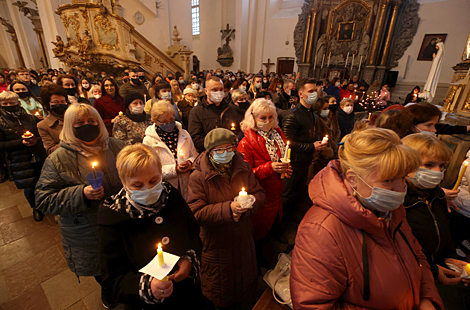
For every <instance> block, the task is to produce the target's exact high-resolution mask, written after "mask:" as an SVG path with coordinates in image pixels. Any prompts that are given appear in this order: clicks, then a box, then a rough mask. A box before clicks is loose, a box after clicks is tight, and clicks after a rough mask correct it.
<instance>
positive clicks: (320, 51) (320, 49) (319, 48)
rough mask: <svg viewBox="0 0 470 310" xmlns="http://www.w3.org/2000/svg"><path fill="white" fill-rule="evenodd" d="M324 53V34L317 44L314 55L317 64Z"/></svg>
mask: <svg viewBox="0 0 470 310" xmlns="http://www.w3.org/2000/svg"><path fill="white" fill-rule="evenodd" d="M325 53H326V34H325V33H324V34H322V35H321V36H320V38H319V39H318V42H317V51H316V53H315V55H316V59H317V64H319V63H321V61H322V57H323V55H324V54H325Z"/></svg>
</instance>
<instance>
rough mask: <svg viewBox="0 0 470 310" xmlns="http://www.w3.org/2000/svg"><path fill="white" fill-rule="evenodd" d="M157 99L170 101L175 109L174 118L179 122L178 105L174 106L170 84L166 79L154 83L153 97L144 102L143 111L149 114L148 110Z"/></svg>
mask: <svg viewBox="0 0 470 310" xmlns="http://www.w3.org/2000/svg"><path fill="white" fill-rule="evenodd" d="M159 100H168V101H170V103H171V105H172V106H173V109H175V120H176V121H178V122H181V115H180V113H179V111H178V107H177V106H176V104H175V101H174V100H173V95H172V93H171V86H170V84H168V83H167V82H166V81H162V82H160V83H158V84H157V85H155V98H153V99H152V100H148V101H147V102H146V103H145V108H144V111H145V113H147V114H150V110H151V109H152V106H153V104H154V103H155V102H157V101H159Z"/></svg>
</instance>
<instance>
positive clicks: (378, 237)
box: [290, 160, 444, 310]
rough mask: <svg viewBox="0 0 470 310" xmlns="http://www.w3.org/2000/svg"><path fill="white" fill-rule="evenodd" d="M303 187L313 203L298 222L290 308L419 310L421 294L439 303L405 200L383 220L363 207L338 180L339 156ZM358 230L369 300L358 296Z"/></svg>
mask: <svg viewBox="0 0 470 310" xmlns="http://www.w3.org/2000/svg"><path fill="white" fill-rule="evenodd" d="M308 190H309V195H310V198H311V199H312V201H313V206H312V207H311V208H310V210H309V211H308V212H307V214H305V216H304V218H303V219H302V222H301V223H300V226H299V228H298V230H297V236H296V238H295V248H294V253H293V255H292V264H291V276H290V290H291V296H292V302H293V305H294V310H295V309H302V310H309V309H342V310H345V309H348V310H349V309H419V303H420V299H422V298H427V299H430V300H431V301H433V302H434V303H435V305H436V309H444V305H443V304H442V300H441V297H440V296H439V293H438V291H437V289H436V285H435V284H434V278H433V276H432V273H431V270H430V268H429V264H428V262H427V261H426V256H425V255H424V254H423V252H421V246H420V245H419V243H418V241H417V240H416V239H415V237H414V236H413V234H412V233H411V228H410V226H409V225H408V222H407V221H406V211H405V209H404V208H403V206H400V207H399V208H398V209H396V210H394V211H392V212H391V219H390V221H389V222H388V223H386V222H385V221H384V219H383V218H378V217H377V216H376V215H374V213H372V212H371V211H369V210H368V209H365V208H364V207H363V206H362V205H361V204H360V203H359V202H358V200H357V199H356V198H355V197H354V196H353V195H352V192H353V190H352V188H351V186H350V185H349V183H348V182H347V181H346V180H344V177H343V174H342V171H341V166H340V163H339V160H336V161H331V162H330V163H329V164H328V166H327V167H326V168H324V169H323V170H322V171H320V172H319V173H318V174H317V175H316V176H315V178H314V179H313V180H312V181H311V182H310V184H309V189H308ZM361 230H363V231H364V232H365V240H366V244H367V257H368V260H369V279H370V299H369V300H368V301H366V300H364V299H363V288H364V275H363V270H364V269H363V257H364V256H363V252H362V246H363V236H362V233H361ZM399 230H400V231H401V233H400V231H399ZM402 234H403V235H402ZM403 236H404V237H406V240H407V241H406V240H405V238H404V237H403ZM407 242H408V243H409V245H410V246H408V245H407ZM410 247H411V248H410ZM413 253H414V254H413ZM414 255H416V256H417V257H418V259H419V261H420V263H421V265H422V267H420V265H418V262H417V260H416V259H415V257H414Z"/></svg>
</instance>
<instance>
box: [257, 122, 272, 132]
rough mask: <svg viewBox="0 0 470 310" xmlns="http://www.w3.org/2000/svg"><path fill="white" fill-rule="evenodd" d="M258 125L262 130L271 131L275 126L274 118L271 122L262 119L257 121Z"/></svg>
mask: <svg viewBox="0 0 470 310" xmlns="http://www.w3.org/2000/svg"><path fill="white" fill-rule="evenodd" d="M256 126H257V127H258V128H259V129H261V130H262V131H266V132H268V131H270V130H271V128H273V126H274V120H272V121H270V122H262V121H257V122H256Z"/></svg>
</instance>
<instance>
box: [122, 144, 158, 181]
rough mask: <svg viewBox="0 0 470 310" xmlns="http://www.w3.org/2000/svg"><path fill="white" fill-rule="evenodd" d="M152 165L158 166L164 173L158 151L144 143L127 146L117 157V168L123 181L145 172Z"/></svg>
mask: <svg viewBox="0 0 470 310" xmlns="http://www.w3.org/2000/svg"><path fill="white" fill-rule="evenodd" d="M151 167H157V169H158V171H159V172H160V174H161V173H162V162H161V161H160V157H159V156H158V154H157V151H156V150H155V149H154V148H153V147H151V146H148V145H145V144H142V143H136V144H133V145H128V146H126V147H125V148H123V149H122V150H121V151H120V152H119V154H118V156H117V158H116V168H117V171H118V174H119V178H120V179H121V181H122V182H123V183H124V182H125V180H126V179H128V178H132V177H134V176H136V175H139V174H141V173H142V174H144V173H145V172H146V171H148V169H149V168H151Z"/></svg>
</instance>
